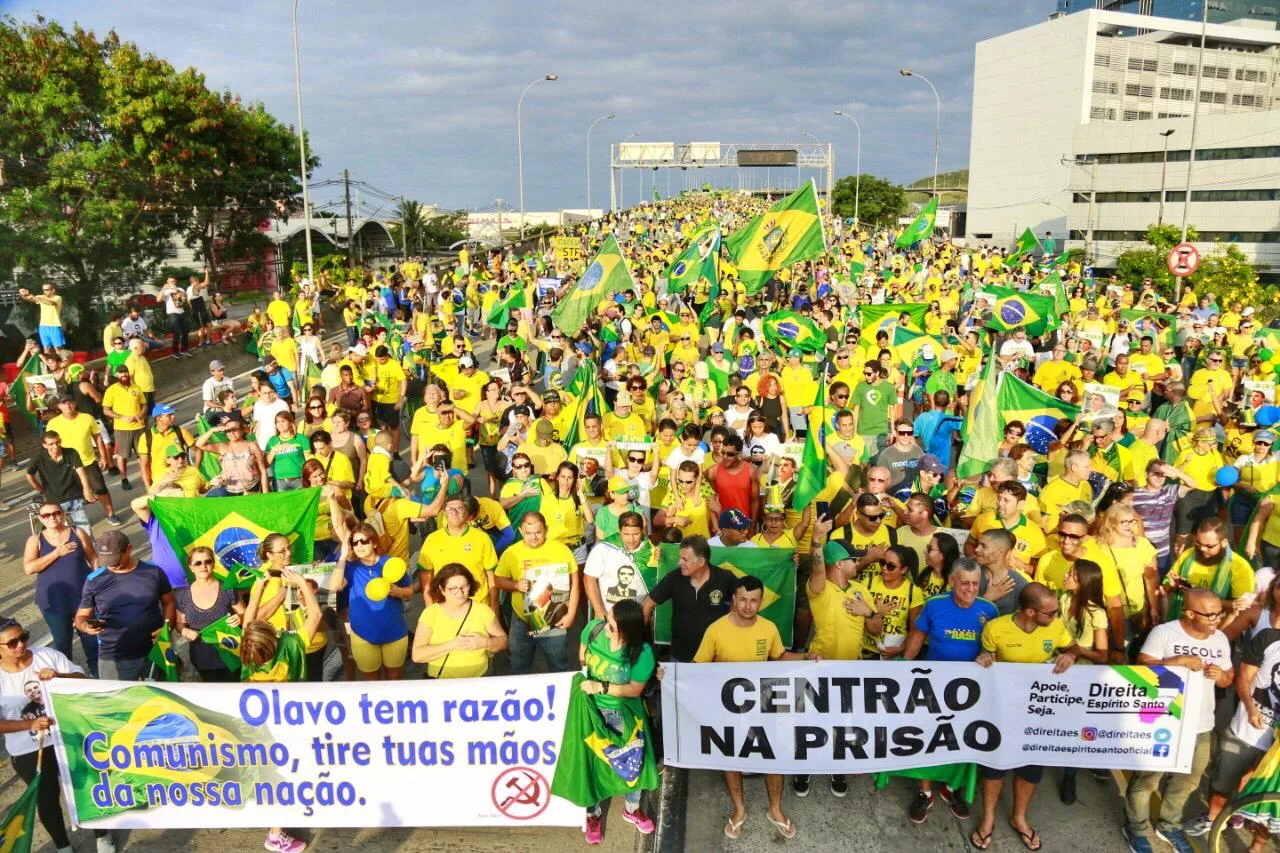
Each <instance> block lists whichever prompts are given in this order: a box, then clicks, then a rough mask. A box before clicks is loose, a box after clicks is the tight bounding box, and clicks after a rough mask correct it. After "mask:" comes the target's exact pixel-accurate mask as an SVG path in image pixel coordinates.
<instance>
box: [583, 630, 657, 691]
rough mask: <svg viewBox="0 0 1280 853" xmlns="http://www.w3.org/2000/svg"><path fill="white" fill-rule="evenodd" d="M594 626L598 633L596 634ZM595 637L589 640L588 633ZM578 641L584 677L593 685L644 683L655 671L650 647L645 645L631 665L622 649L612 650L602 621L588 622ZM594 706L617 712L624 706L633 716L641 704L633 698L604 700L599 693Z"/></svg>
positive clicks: (655, 662) (655, 666) (589, 635)
mask: <svg viewBox="0 0 1280 853" xmlns="http://www.w3.org/2000/svg"><path fill="white" fill-rule="evenodd" d="M597 626H600V627H599V630H597ZM593 632H594V633H595V637H594V638H592V633H593ZM582 638H583V640H584V641H585V642H586V644H587V654H586V668H587V677H588V678H590V679H591V680H593V681H602V682H604V683H606V684H630V683H631V682H633V681H648V680H649V679H650V678H651V677H652V676H653V672H654V670H655V669H656V668H657V661H656V660H655V659H654V656H653V647H652V646H650V645H649V644H648V643H645V644H644V648H642V649H641V650H640V654H639V655H638V656H637V657H636V660H635V663H631V661H630V660H629V658H628V656H627V650H626V649H625V648H621V649H615V648H613V647H612V644H611V643H610V642H609V632H608V631H607V630H605V628H604V620H603V619H592V620H591V621H590V622H588V623H587V624H586V625H585V626H584V627H583V629H582ZM596 704H598V705H599V706H600V707H601V708H618V707H622V706H626V707H627V708H628V709H629V710H630V711H631V712H632V713H633V714H643V713H644V701H643V700H642V699H641V698H640V697H639V696H637V697H636V698H634V699H627V698H625V697H622V696H606V695H604V694H603V693H601V694H600V695H599V696H597V697H596Z"/></svg>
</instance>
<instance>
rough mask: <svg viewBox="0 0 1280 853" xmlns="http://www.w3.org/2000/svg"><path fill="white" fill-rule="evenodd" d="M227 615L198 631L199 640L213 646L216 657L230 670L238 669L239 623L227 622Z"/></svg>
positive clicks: (235, 670)
mask: <svg viewBox="0 0 1280 853" xmlns="http://www.w3.org/2000/svg"><path fill="white" fill-rule="evenodd" d="M227 619H228V617H227V616H223V617H222V618H221V619H219V620H218V621H217V622H214V623H213V624H212V625H210V626H209V627H207V628H205V629H204V630H203V631H201V632H200V640H201V642H203V643H206V644H208V645H210V646H212V647H213V648H214V650H215V651H217V653H218V657H220V658H222V662H223V663H225V664H226V665H227V669H229V670H231V671H232V672H239V671H240V635H241V630H240V626H239V625H230V624H228V623H227Z"/></svg>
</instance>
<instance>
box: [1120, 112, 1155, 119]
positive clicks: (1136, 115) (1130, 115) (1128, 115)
mask: <svg viewBox="0 0 1280 853" xmlns="http://www.w3.org/2000/svg"><path fill="white" fill-rule="evenodd" d="M1149 118H1151V110H1125V111H1124V120H1125V121H1146V120H1147V119H1149Z"/></svg>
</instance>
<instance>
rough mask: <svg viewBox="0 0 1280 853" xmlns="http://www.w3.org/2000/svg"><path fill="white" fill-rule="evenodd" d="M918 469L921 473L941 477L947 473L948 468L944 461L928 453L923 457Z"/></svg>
mask: <svg viewBox="0 0 1280 853" xmlns="http://www.w3.org/2000/svg"><path fill="white" fill-rule="evenodd" d="M918 467H919V469H920V470H921V471H928V472H929V473H930V474H936V475H937V476H939V477H941V476H942V475H943V474H945V473H947V466H946V465H943V464H942V460H941V459H939V458H938V457H936V456H934V455H933V454H932V453H926V454H925V455H924V456H921V457H920V462H919V466H918Z"/></svg>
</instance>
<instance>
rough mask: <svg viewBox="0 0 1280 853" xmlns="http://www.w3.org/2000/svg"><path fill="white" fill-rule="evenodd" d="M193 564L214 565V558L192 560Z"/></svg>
mask: <svg viewBox="0 0 1280 853" xmlns="http://www.w3.org/2000/svg"><path fill="white" fill-rule="evenodd" d="M191 565H192V566H212V565H213V560H192V561H191Z"/></svg>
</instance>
